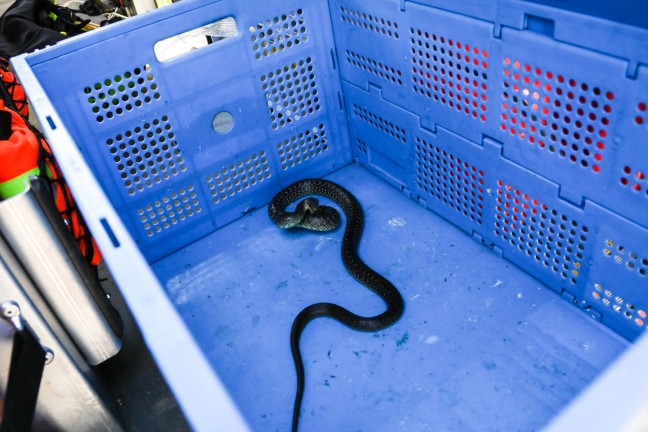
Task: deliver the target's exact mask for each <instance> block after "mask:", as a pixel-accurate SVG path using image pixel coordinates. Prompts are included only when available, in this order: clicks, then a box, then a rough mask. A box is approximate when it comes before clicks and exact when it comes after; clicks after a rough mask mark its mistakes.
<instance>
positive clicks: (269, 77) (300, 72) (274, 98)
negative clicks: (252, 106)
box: [261, 57, 321, 130]
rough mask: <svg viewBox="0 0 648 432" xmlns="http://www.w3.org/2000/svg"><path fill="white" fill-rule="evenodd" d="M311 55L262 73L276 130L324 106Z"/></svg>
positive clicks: (263, 85)
mask: <svg viewBox="0 0 648 432" xmlns="http://www.w3.org/2000/svg"><path fill="white" fill-rule="evenodd" d="M312 63H313V61H312V59H311V58H310V57H307V58H306V59H303V60H300V61H299V62H294V63H290V64H288V65H286V66H284V67H282V68H279V69H276V70H274V71H272V72H269V73H267V74H264V75H262V76H261V83H262V88H263V91H264V94H265V98H266V104H267V105H268V113H269V114H270V120H271V123H272V128H273V129H275V130H276V129H279V128H281V127H285V126H288V125H292V123H294V122H296V121H299V120H301V119H303V118H304V117H307V116H310V115H312V114H314V113H315V112H316V111H319V110H320V109H321V105H320V97H319V88H318V87H317V83H316V80H315V72H314V66H313V64H312Z"/></svg>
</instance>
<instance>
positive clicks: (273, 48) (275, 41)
mask: <svg viewBox="0 0 648 432" xmlns="http://www.w3.org/2000/svg"><path fill="white" fill-rule="evenodd" d="M248 30H249V32H250V43H251V44H252V50H253V51H254V53H255V54H254V58H255V59H257V60H261V59H263V58H265V57H268V56H271V55H273V54H280V53H282V52H284V51H286V50H288V49H290V48H292V47H296V46H299V45H300V44H304V43H306V42H308V32H307V28H306V23H305V20H304V12H303V10H302V9H297V10H293V11H290V12H288V13H285V14H282V15H278V16H275V17H273V18H272V19H268V20H266V21H263V22H259V23H257V24H256V25H253V26H250V27H249V29H248Z"/></svg>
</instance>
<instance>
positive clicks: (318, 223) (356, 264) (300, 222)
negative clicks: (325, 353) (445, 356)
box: [268, 179, 404, 431]
mask: <svg viewBox="0 0 648 432" xmlns="http://www.w3.org/2000/svg"><path fill="white" fill-rule="evenodd" d="M310 195H319V196H323V197H326V198H329V199H331V200H333V201H334V202H335V203H336V204H337V205H338V206H340V208H341V209H342V211H343V212H344V214H345V215H346V229H345V231H344V237H343V238H342V262H343V263H344V267H345V268H346V269H347V271H348V272H349V274H350V275H351V276H353V278H354V279H356V280H357V281H358V282H360V283H361V284H362V285H364V286H365V287H367V288H369V289H370V290H372V291H373V292H374V293H376V294H378V295H379V296H380V297H381V298H382V299H383V300H384V301H385V303H386V304H387V310H386V311H385V312H383V313H381V314H380V315H376V316H373V317H363V316H359V315H356V314H354V313H353V312H350V311H349V310H347V309H345V308H343V307H342V306H339V305H336V304H333V303H316V304H312V305H310V306H308V307H306V308H305V309H303V310H302V311H301V312H299V314H298V315H297V317H296V318H295V320H294V321H293V325H292V329H291V331H290V348H291V350H292V355H293V360H294V361H295V369H296V371H297V392H296V395H295V405H294V409H293V422H292V430H293V431H296V430H297V426H298V423H299V415H300V410H301V403H302V398H303V396H304V363H303V361H302V357H301V353H300V351H299V340H300V337H301V334H302V332H303V330H304V328H305V327H306V325H307V324H308V323H309V322H310V321H312V320H313V319H315V318H319V317H329V318H333V319H335V320H337V321H339V322H341V323H342V324H344V325H346V326H348V327H351V328H352V329H355V330H360V331H366V332H372V331H378V330H382V329H385V328H387V327H389V326H390V325H392V324H394V323H395V322H396V321H398V319H399V318H400V317H401V315H402V314H403V309H404V303H403V298H402V297H401V295H400V293H399V292H398V290H397V289H396V287H394V285H392V283H391V282H389V281H388V280H387V279H385V278H384V277H382V276H381V275H379V274H378V273H376V272H375V271H374V270H372V269H371V268H370V267H369V266H367V265H366V264H365V263H364V262H363V261H362V260H361V259H360V257H359V256H358V253H357V249H358V243H359V242H360V237H361V235H362V228H363V225H364V218H363V215H362V208H361V207H360V203H358V200H357V199H356V198H355V197H354V196H353V195H352V194H351V193H350V192H349V191H347V190H346V189H344V188H343V187H342V186H340V185H338V184H336V183H333V182H331V181H328V180H322V179H306V180H300V181H298V182H295V183H293V184H291V185H290V186H288V187H287V188H285V189H283V190H282V191H280V192H279V193H278V194H277V195H275V197H274V198H273V199H272V201H271V202H270V205H269V206H268V215H269V216H270V219H272V221H273V222H274V223H275V224H276V225H277V226H279V227H280V228H284V229H287V228H293V227H301V228H306V229H311V230H315V231H330V230H333V229H335V228H336V227H337V226H338V225H339V224H340V215H339V214H338V212H337V211H336V210H335V209H334V208H332V207H328V206H320V205H319V200H317V199H316V198H312V197H309V198H306V199H305V200H303V201H301V202H300V203H299V204H298V205H297V207H296V209H295V211H294V212H287V211H286V208H287V207H288V206H289V205H290V204H292V203H294V202H295V201H297V200H298V199H300V198H303V197H306V196H310Z"/></svg>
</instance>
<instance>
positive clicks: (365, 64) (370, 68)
mask: <svg viewBox="0 0 648 432" xmlns="http://www.w3.org/2000/svg"><path fill="white" fill-rule="evenodd" d="M346 61H347V63H349V64H350V65H352V66H354V67H356V68H358V69H361V70H363V71H365V72H369V73H371V74H373V75H374V76H377V77H379V78H382V79H384V80H386V81H387V82H391V83H393V84H398V85H403V79H402V75H403V73H402V72H401V71H400V70H399V69H397V68H394V67H391V66H388V65H386V64H383V63H381V62H379V61H376V60H374V59H372V58H370V57H367V56H364V55H361V54H358V53H355V52H353V51H350V50H346Z"/></svg>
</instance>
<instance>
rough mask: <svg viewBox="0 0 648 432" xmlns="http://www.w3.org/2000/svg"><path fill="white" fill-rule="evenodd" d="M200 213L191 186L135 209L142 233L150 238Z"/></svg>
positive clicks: (196, 196) (197, 200) (198, 204)
mask: <svg viewBox="0 0 648 432" xmlns="http://www.w3.org/2000/svg"><path fill="white" fill-rule="evenodd" d="M201 211H202V209H201V207H200V201H199V199H198V195H197V194H196V192H195V191H194V187H193V185H191V184H190V185H187V186H186V187H184V188H181V189H179V190H176V191H173V192H170V193H168V194H167V195H164V196H162V197H161V198H158V199H157V200H155V201H153V202H151V203H149V204H146V205H145V206H144V207H140V208H138V209H137V215H138V216H139V217H138V219H139V220H140V222H141V223H142V227H143V228H144V232H145V233H146V235H147V236H148V237H152V236H154V235H156V234H158V233H161V232H162V231H163V230H167V229H169V228H172V227H173V226H174V225H177V224H178V223H179V222H181V221H184V220H187V219H188V218H191V217H193V216H195V215H196V214H198V213H200V212H201Z"/></svg>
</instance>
